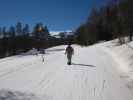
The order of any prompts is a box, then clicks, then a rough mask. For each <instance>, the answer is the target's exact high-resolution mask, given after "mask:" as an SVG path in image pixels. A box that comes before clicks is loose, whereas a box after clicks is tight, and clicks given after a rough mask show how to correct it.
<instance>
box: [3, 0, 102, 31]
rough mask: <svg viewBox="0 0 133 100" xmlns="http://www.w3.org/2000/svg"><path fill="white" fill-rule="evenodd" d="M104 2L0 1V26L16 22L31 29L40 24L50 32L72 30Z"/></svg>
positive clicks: (90, 0)
mask: <svg viewBox="0 0 133 100" xmlns="http://www.w3.org/2000/svg"><path fill="white" fill-rule="evenodd" d="M103 3H104V0H0V26H7V27H9V26H10V25H15V24H16V23H17V22H18V21H20V22H22V23H24V24H26V23H28V24H29V25H30V26H31V27H33V26H34V25H35V24H36V23H38V22H42V23H43V24H44V25H47V26H48V28H49V30H50V31H66V30H74V29H75V28H77V27H78V26H79V25H80V24H81V23H83V22H84V21H85V20H86V19H87V17H88V15H89V12H90V10H91V8H92V7H93V5H95V6H100V5H102V4H103Z"/></svg>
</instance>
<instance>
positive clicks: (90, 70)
mask: <svg viewBox="0 0 133 100" xmlns="http://www.w3.org/2000/svg"><path fill="white" fill-rule="evenodd" d="M129 45H130V47H129V46H127V45H122V46H117V45H116V43H114V42H105V43H100V44H97V45H94V46H90V47H80V46H77V45H73V47H74V50H75V53H74V57H73V64H72V65H71V66H68V65H67V64H66V62H67V59H66V56H65V54H64V50H65V47H66V46H58V47H54V48H50V49H48V50H46V54H45V55H44V59H45V60H44V62H42V55H41V54H40V55H38V56H36V55H28V54H27V55H18V56H13V57H8V58H4V59H1V60H0V89H1V91H0V100H3V99H2V98H5V99H4V100H29V99H31V100H40V98H42V100H133V92H132V91H133V90H132V89H133V86H132V82H133V80H132V77H133V75H132V70H133V69H132V68H133V67H132V63H133V61H132V57H133V50H132V49H131V47H132V45H133V43H130V44H129ZM2 91H3V92H2ZM9 94H10V95H9ZM20 94H21V95H20ZM33 94H34V95H36V96H34V95H33ZM11 97H16V98H17V99H11ZM23 97H25V98H23ZM38 97H39V98H38ZM26 98H27V99H26ZM33 98H34V99H33Z"/></svg>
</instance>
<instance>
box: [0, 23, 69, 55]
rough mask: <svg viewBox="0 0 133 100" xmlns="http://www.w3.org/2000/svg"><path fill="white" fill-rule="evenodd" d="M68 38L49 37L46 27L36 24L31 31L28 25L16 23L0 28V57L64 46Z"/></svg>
mask: <svg viewBox="0 0 133 100" xmlns="http://www.w3.org/2000/svg"><path fill="white" fill-rule="evenodd" d="M68 39H69V38H68V37H67V38H64V37H62V35H60V38H56V37H54V36H51V34H50V32H49V30H48V28H47V26H45V25H43V24H42V23H37V24H36V25H35V26H34V27H33V29H30V27H29V25H28V24H25V25H23V24H22V23H21V22H18V23H17V24H16V25H15V26H10V27H9V28H8V29H7V28H6V27H0V57H6V56H11V55H16V54H19V53H21V52H27V51H28V50H30V49H32V48H36V49H37V50H40V49H46V48H48V47H51V46H56V45H61V44H64V43H65V41H66V42H67V41H68Z"/></svg>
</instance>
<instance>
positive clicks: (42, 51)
mask: <svg viewBox="0 0 133 100" xmlns="http://www.w3.org/2000/svg"><path fill="white" fill-rule="evenodd" d="M40 53H41V56H42V62H44V54H45V49H41V51H40Z"/></svg>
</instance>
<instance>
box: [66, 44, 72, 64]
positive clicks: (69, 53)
mask: <svg viewBox="0 0 133 100" xmlns="http://www.w3.org/2000/svg"><path fill="white" fill-rule="evenodd" d="M65 54H66V55H67V59H68V62H67V64H68V65H71V59H72V55H73V54H74V49H73V48H72V46H71V44H70V43H69V44H68V46H67V47H66V51H65Z"/></svg>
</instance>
